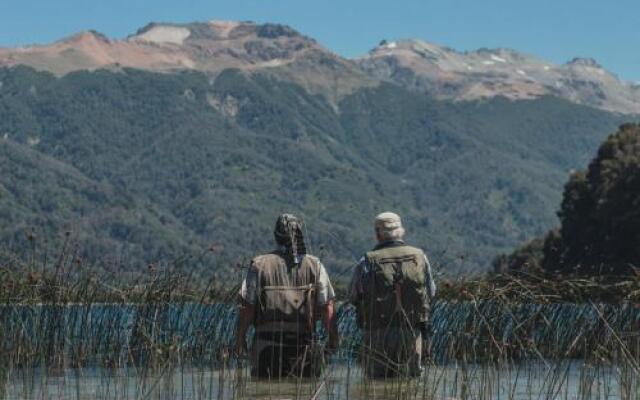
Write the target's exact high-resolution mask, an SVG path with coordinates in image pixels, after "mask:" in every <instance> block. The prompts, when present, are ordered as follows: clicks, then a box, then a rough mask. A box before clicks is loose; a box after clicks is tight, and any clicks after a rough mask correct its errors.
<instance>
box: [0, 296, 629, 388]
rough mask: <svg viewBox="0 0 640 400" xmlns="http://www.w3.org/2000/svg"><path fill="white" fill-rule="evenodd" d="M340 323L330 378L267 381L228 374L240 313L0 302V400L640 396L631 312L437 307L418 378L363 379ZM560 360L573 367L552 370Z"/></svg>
mask: <svg viewBox="0 0 640 400" xmlns="http://www.w3.org/2000/svg"><path fill="white" fill-rule="evenodd" d="M338 317H339V318H338V320H339V323H338V326H339V331H340V334H341V338H342V341H341V346H340V348H339V349H338V352H337V354H336V355H335V356H334V357H333V359H332V360H330V362H329V368H328V369H327V371H326V374H325V375H324V376H323V377H322V379H315V380H287V381H281V382H274V381H271V382H265V381H256V380H253V379H251V378H250V377H249V376H248V372H249V371H248V368H247V367H246V366H245V367H242V366H238V364H237V362H236V361H235V360H232V361H229V362H228V365H226V366H225V363H224V360H226V354H228V348H229V346H230V345H232V343H233V341H234V337H233V336H234V327H235V323H236V318H237V313H236V309H235V307H234V306H232V305H226V304H213V305H206V304H197V303H175V304H174V303H170V304H146V305H127V304H124V305H117V304H114V305H106V304H88V305H83V304H77V305H62V306H58V305H2V306H0V398H1V397H4V398H7V399H91V400H96V399H114V400H115V399H118V400H120V399H122V400H124V399H158V400H161V399H233V398H246V399H252V398H257V399H311V398H313V396H314V395H316V397H315V398H317V399H457V398H466V399H478V400H483V399H498V400H501V399H522V400H524V399H526V400H531V399H567V400H568V399H621V400H622V399H623V400H627V399H629V400H631V399H640V384H639V383H638V377H640V365H639V364H638V362H637V360H638V359H639V357H638V354H640V329H639V326H640V309H638V308H636V307H634V306H632V305H618V306H615V305H595V304H507V305H506V304H501V303H496V302H491V301H486V302H478V303H475V302H466V303H464V302H463V303H448V302H442V301H440V302H436V303H435V304H434V305H433V314H432V323H433V337H432V343H433V345H432V353H431V354H432V356H433V359H434V360H435V361H436V364H437V365H435V366H431V367H429V368H428V369H427V370H426V371H425V372H424V374H423V376H422V377H421V378H420V379H415V380H412V381H399V380H388V381H370V380H367V379H365V378H363V376H362V373H361V371H360V370H359V368H358V364H357V361H356V360H357V355H358V353H359V352H360V351H362V349H361V340H360V339H361V338H360V334H359V330H358V329H357V326H356V323H355V318H354V313H353V309H352V308H350V307H349V306H344V307H340V308H339V311H338ZM318 340H319V341H320V342H322V338H321V337H320V338H319V339H318ZM496 355H498V356H499V358H500V359H501V360H507V361H502V363H501V364H500V367H499V368H497V367H495V366H490V365H489V364H487V363H479V364H474V363H470V362H468V361H467V363H465V362H464V360H476V361H485V360H488V359H496ZM558 357H566V358H571V359H574V360H573V361H568V360H560V361H549V359H556V358H558ZM544 359H546V361H541V360H544ZM575 359H584V360H596V361H598V363H599V365H598V366H593V365H592V364H587V363H585V362H581V361H575ZM166 360H170V362H168V361H166ZM517 360H521V361H519V362H518V361H517ZM532 360H535V361H532ZM605 360H609V361H605ZM612 360H613V361H612ZM607 362H613V363H615V365H614V366H609V364H607ZM134 364H135V365H153V366H154V367H153V369H152V368H150V367H148V368H145V369H136V368H135V367H134V366H133V365H134ZM72 365H83V366H84V368H83V369H72V368H69V366H72ZM107 365H108V366H115V367H111V368H103V366H107ZM223 366H224V367H223ZM116 367H117V368H116ZM45 371H46V372H45Z"/></svg>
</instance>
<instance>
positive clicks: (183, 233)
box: [0, 21, 640, 275]
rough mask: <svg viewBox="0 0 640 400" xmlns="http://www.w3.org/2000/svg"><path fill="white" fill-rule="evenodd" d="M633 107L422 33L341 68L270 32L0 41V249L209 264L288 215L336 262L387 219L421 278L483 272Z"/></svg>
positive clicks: (567, 68) (291, 34)
mask: <svg viewBox="0 0 640 400" xmlns="http://www.w3.org/2000/svg"><path fill="white" fill-rule="evenodd" d="M557 82H561V85H560V86H561V87H559V86H558V84H557ZM639 104H640V102H639V101H638V87H637V86H634V85H632V84H630V83H625V82H622V81H620V80H619V79H617V78H616V77H615V76H613V75H612V74H609V73H608V72H606V71H604V70H603V69H602V68H600V67H599V66H597V64H596V63H595V62H592V61H585V60H575V61H574V62H571V63H569V64H567V65H564V66H554V65H552V64H550V63H546V62H544V61H541V60H538V59H536V58H534V57H529V56H525V55H521V54H519V53H517V52H515V51H512V50H478V51H476V52H470V53H460V52H456V51H454V50H451V49H446V48H443V47H439V46H435V45H432V44H427V43H425V42H421V41H398V42H386V43H381V44H380V45H379V46H378V47H376V48H375V49H374V50H372V51H371V52H370V53H369V54H368V55H366V56H365V57H362V58H359V59H356V60H349V59H345V58H342V57H340V56H338V55H336V54H334V53H332V52H331V51H329V50H327V49H325V48H324V47H323V46H321V45H320V44H318V43H317V42H316V41H315V40H313V39H312V38H308V37H306V36H304V35H302V34H300V33H298V32H296V31H295V30H293V29H291V28H289V27H287V26H283V25H278V24H255V23H250V22H220V21H214V22H202V23H193V24H164V23H163V24H158V23H154V24H149V25H148V26H146V27H144V28H142V29H140V30H139V31H138V32H137V33H136V34H134V35H131V36H129V37H128V38H126V39H123V40H113V39H109V38H107V37H105V36H104V35H101V34H99V33H96V32H91V31H90V32H84V33H80V34H77V35H74V36H72V37H70V38H67V39H63V40H60V41H58V42H56V43H53V44H51V45H43V46H29V47H25V48H19V49H0V115H1V116H2V118H0V170H1V171H2V180H1V181H0V221H1V224H0V228H1V229H0V240H1V241H2V242H3V243H4V245H5V246H4V247H5V248H7V249H9V250H10V252H11V254H15V253H20V252H21V251H24V249H27V248H29V246H28V244H26V242H25V237H26V235H27V234H28V233H29V232H31V231H32V230H35V231H36V232H38V236H39V237H44V238H47V243H46V244H42V245H41V246H42V248H43V249H49V248H51V249H58V248H59V247H60V243H61V242H63V241H64V237H65V236H64V232H70V235H71V236H72V237H73V238H74V240H75V242H76V243H78V247H77V248H76V250H75V251H77V252H78V254H80V255H82V257H86V258H90V259H92V260H94V261H95V262H96V263H98V264H102V265H109V266H112V267H114V268H117V269H118V270H123V269H136V268H139V267H140V266H141V265H142V266H146V265H147V263H149V262H155V261H157V260H169V259H173V258H177V257H180V256H182V255H188V256H191V257H193V258H191V260H193V261H191V262H190V265H194V266H197V268H198V269H200V270H207V268H209V269H213V270H214V271H215V272H216V273H220V274H222V275H224V274H226V273H227V272H228V271H229V268H226V267H228V266H231V265H233V264H234V263H242V262H244V261H243V260H246V259H247V258H248V257H250V256H251V255H252V254H253V253H255V252H258V251H264V250H268V249H269V247H270V245H271V240H272V239H271V229H272V225H273V223H274V221H275V218H276V216H277V214H278V213H280V212H283V211H293V212H296V213H299V214H300V215H302V216H303V217H304V219H305V220H306V221H307V222H308V229H309V232H308V237H309V240H310V242H311V245H310V247H311V249H312V250H313V251H314V252H317V253H321V255H322V256H323V258H324V259H325V260H326V263H327V265H328V266H329V267H330V268H331V269H332V270H333V271H348V267H349V265H351V264H352V263H353V262H355V261H356V260H357V259H358V258H359V256H360V254H361V253H362V252H363V251H365V250H366V249H367V248H369V247H370V246H371V244H372V243H371V242H372V240H373V238H372V233H371V219H372V217H373V216H374V215H375V214H376V213H378V212H381V211H384V210H387V209H391V210H396V211H398V212H399V213H400V214H402V215H403V217H404V218H405V221H406V225H407V231H408V232H409V237H408V239H409V240H410V241H412V242H413V243H415V244H418V245H421V246H423V247H425V248H426V249H427V251H428V252H429V253H430V254H431V255H432V258H433V259H434V263H435V264H436V265H437V266H438V268H440V269H441V270H444V271H447V272H450V273H454V272H459V271H482V270H484V269H486V268H487V267H488V265H489V261H490V260H491V258H492V257H493V256H495V255H496V254H497V253H499V252H502V251H507V250H508V249H510V248H511V247H512V246H514V245H515V244H518V243H520V242H522V241H523V240H526V239H527V238H530V237H533V236H535V235H538V234H540V233H542V232H545V231H546V230H548V229H549V228H550V227H552V226H553V225H555V224H556V223H557V218H556V216H555V214H554V210H555V209H556V208H557V205H558V203H559V201H560V194H561V188H562V185H563V183H564V182H565V181H566V176H567V175H568V174H569V172H570V171H571V170H572V169H576V168H583V167H584V166H585V165H586V163H587V162H588V160H589V159H590V158H591V157H592V156H593V153H594V152H595V150H596V149H597V146H598V144H599V143H600V142H601V141H602V140H603V139H604V138H605V137H606V135H607V134H609V133H611V132H613V131H614V130H615V128H616V126H617V125H619V124H621V123H622V122H624V121H627V120H630V119H634V118H637V116H635V113H638V112H639V111H640V110H639V108H638V105H639ZM207 249H210V250H211V251H207ZM42 251H44V250H42ZM47 251H48V250H47ZM203 253H204V254H205V255H204V256H203V257H201V255H202V254H203Z"/></svg>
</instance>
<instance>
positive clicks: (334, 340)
mask: <svg viewBox="0 0 640 400" xmlns="http://www.w3.org/2000/svg"><path fill="white" fill-rule="evenodd" d="M339 346H340V337H339V336H338V332H332V333H331V334H329V340H328V341H327V344H326V346H325V352H326V353H327V354H333V353H335V352H336V351H337V350H338V347H339Z"/></svg>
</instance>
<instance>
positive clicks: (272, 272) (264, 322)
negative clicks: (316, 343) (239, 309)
mask: <svg viewBox="0 0 640 400" xmlns="http://www.w3.org/2000/svg"><path fill="white" fill-rule="evenodd" d="M253 265H254V266H255V268H256V269H257V270H258V295H257V301H258V304H257V309H256V311H257V312H256V320H255V326H256V329H258V330H261V331H293V332H313V330H314V327H315V303H316V282H317V281H318V278H319V276H320V261H319V260H318V259H317V258H316V257H313V256H310V255H305V256H304V257H303V259H302V261H301V262H300V264H299V265H298V266H297V267H295V266H294V267H291V268H289V267H288V266H287V263H286V261H285V259H284V258H283V257H282V256H281V255H279V254H277V253H272V254H266V255H262V256H258V257H256V258H254V259H253Z"/></svg>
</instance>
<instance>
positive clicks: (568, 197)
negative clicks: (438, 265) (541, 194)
mask: <svg viewBox="0 0 640 400" xmlns="http://www.w3.org/2000/svg"><path fill="white" fill-rule="evenodd" d="M558 217H559V218H560V227H559V228H557V229H553V230H551V231H550V232H549V233H547V234H546V235H545V236H544V237H540V238H537V239H534V240H532V241H530V242H528V243H527V244H525V245H524V246H522V247H521V248H519V249H518V250H516V251H515V252H514V253H512V254H511V255H509V256H501V257H499V258H498V259H496V261H495V266H496V267H497V268H499V269H500V268H510V269H523V268H525V269H530V270H546V271H552V272H562V273H570V274H573V273H578V274H594V273H595V274H604V275H611V274H613V275H628V274H630V273H633V272H634V268H638V267H640V125H637V124H625V125H622V126H621V127H620V129H619V130H618V132H616V133H615V134H613V135H611V136H609V138H607V140H605V141H604V143H603V144H602V145H601V146H600V149H599V150H598V154H597V156H596V157H595V158H594V159H593V161H591V163H590V164H589V167H588V169H587V170H586V171H577V172H575V173H573V174H572V175H571V177H570V178H569V181H568V182H567V184H566V186H565V188H564V195H563V198H562V203H561V206H560V210H559V211H558Z"/></svg>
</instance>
